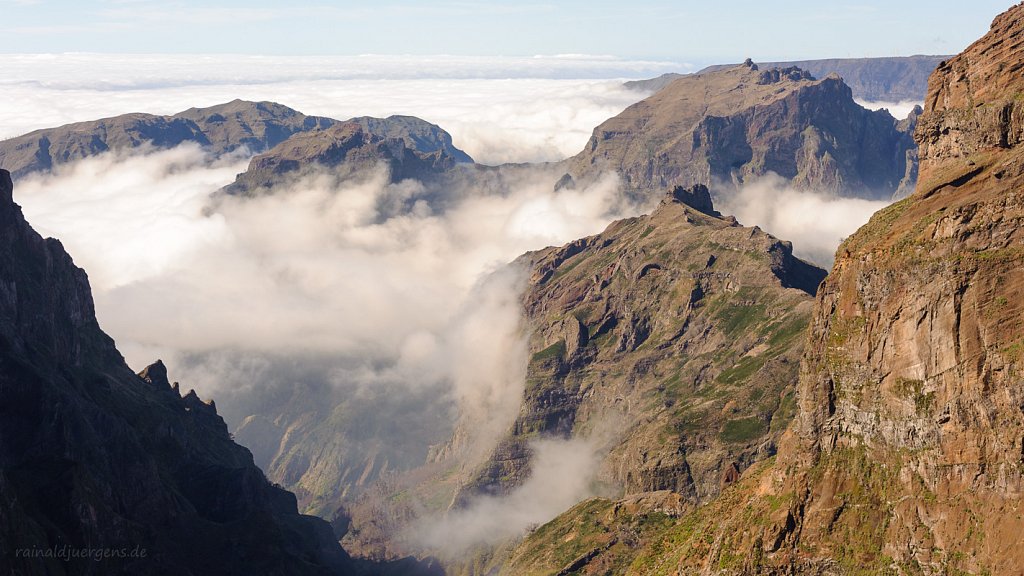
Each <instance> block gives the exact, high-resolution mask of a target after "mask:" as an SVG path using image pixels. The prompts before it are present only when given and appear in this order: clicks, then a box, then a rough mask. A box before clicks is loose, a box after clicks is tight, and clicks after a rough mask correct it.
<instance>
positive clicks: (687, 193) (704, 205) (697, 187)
mask: <svg viewBox="0 0 1024 576" xmlns="http://www.w3.org/2000/svg"><path fill="white" fill-rule="evenodd" d="M670 202H677V203H679V204H684V205H686V206H689V207H690V208H693V209H694V210H697V211H699V212H703V213H704V214H707V215H709V216H715V217H721V216H722V214H721V213H719V212H717V211H716V210H715V206H714V204H713V203H712V201H711V191H710V190H708V187H707V186H705V185H703V184H694V185H693V186H690V187H689V188H684V187H682V186H676V187H675V188H673V189H672V190H671V191H670V192H669V193H668V194H666V195H665V198H664V199H663V200H662V204H667V203H670Z"/></svg>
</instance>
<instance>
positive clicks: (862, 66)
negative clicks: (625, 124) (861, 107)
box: [626, 56, 950, 102]
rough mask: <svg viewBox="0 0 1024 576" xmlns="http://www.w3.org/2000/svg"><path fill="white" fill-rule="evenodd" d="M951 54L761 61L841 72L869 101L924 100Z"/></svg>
mask: <svg viewBox="0 0 1024 576" xmlns="http://www.w3.org/2000/svg"><path fill="white" fill-rule="evenodd" d="M949 58H950V56H899V57H891V58H831V59H826V60H796V61H792V62H758V65H759V66H760V67H762V68H790V67H794V66H795V67H797V68H800V69H802V70H806V71H808V72H810V73H811V74H812V75H813V76H814V77H816V78H825V77H826V76H828V75H829V74H838V75H839V76H840V77H842V79H843V81H844V82H846V85H847V86H849V87H850V89H851V90H852V91H853V97H854V98H857V99H858V100H865V101H868V102H921V101H923V100H924V94H925V92H926V91H927V90H928V77H929V76H930V75H931V73H932V72H933V71H934V70H935V68H936V67H937V66H938V65H939V63H941V62H942V61H944V60H948V59H949ZM731 66H733V65H729V64H724V65H722V64H720V65H715V66H708V67H707V68H704V69H703V70H701V71H700V72H698V74H700V73H701V72H713V71H716V70H722V69H724V68H729V67H731ZM683 76H685V74H675V73H668V74H662V75H661V76H658V77H657V78H651V79H650V80H633V81H630V82H626V87H628V88H632V89H634V90H641V91H644V92H657V91H658V90H661V89H662V88H664V87H665V86H668V85H669V84H670V83H671V82H672V81H673V80H676V79H678V78H681V77H683Z"/></svg>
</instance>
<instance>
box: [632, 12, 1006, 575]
mask: <svg viewBox="0 0 1024 576" xmlns="http://www.w3.org/2000/svg"><path fill="white" fill-rule="evenodd" d="M1022 46H1024V5H1018V6H1016V7H1014V8H1012V9H1011V10H1009V11H1008V12H1006V13H1004V14H1002V15H1001V16H999V17H998V18H996V20H995V21H994V22H993V25H992V29H991V31H990V32H989V34H988V35H986V36H985V37H984V38H982V39H981V40H979V41H978V42H976V43H975V44H973V45H971V46H970V47H969V48H968V49H967V50H966V51H965V52H964V53H963V54H961V55H959V56H957V57H955V58H953V59H951V60H949V61H948V62H945V63H943V64H941V65H940V66H939V68H938V69H937V71H936V73H935V74H934V75H933V76H932V78H931V81H930V84H929V91H928V98H927V99H926V108H925V111H924V114H923V115H922V117H921V121H920V123H919V125H918V129H917V133H916V138H917V140H918V142H919V143H920V145H921V179H920V182H919V184H918V188H917V191H916V193H915V194H914V195H913V196H911V197H910V198H908V199H906V200H903V201H901V202H899V203H897V204H895V205H893V206H891V207H889V208H887V209H885V210H882V211H881V212H879V213H878V214H876V215H875V216H874V217H873V218H872V220H871V221H870V222H869V223H868V224H867V225H866V226H864V227H863V228H862V229H861V230H859V231H858V232H857V233H856V234H855V235H853V236H852V237H851V238H849V239H848V240H847V241H846V242H844V243H843V245H842V246H841V247H840V248H839V251H838V253H837V258H836V264H835V267H834V269H833V273H832V274H831V275H830V276H829V277H828V279H827V280H826V281H825V283H824V284H823V285H822V288H821V290H820V291H819V294H818V301H817V304H816V308H815V314H814V318H813V320H812V323H811V331H810V339H809V341H808V343H807V349H806V353H805V355H804V358H803V362H802V365H801V374H800V382H799V393H798V396H799V413H798V416H797V418H796V420H795V424H794V426H793V431H792V434H791V435H789V436H788V437H787V439H786V440H785V441H784V442H783V443H782V444H783V447H782V449H780V455H779V458H778V462H777V463H776V465H775V466H774V467H767V466H764V467H760V468H758V469H756V470H755V471H753V472H752V473H749V474H747V475H746V477H745V478H744V479H743V480H742V481H741V482H739V483H738V484H737V486H736V488H735V489H734V490H730V491H729V492H728V493H726V494H724V495H723V497H722V498H720V499H719V500H717V501H715V502H713V503H712V504H711V505H709V506H707V507H705V508H704V509H701V510H699V511H697V512H695V513H693V514H691V515H689V516H687V517H686V518H684V520H682V521H681V522H680V523H679V525H677V526H676V527H675V528H673V529H671V530H669V531H667V532H666V533H664V534H663V535H662V536H660V537H657V538H655V539H654V540H655V543H654V544H651V545H650V546H648V547H647V549H646V550H645V552H644V553H643V554H641V556H640V557H639V558H637V559H636V560H635V561H634V562H633V564H632V571H633V573H644V574H648V573H659V574H660V573H670V572H672V571H673V570H679V571H682V572H690V571H694V572H696V571H699V572H702V573H729V574H734V573H757V574H794V573H795V574H858V573H863V574H876V573H885V572H891V573H900V574H951V573H953V574H960V573H970V574H1018V573H1019V572H1020V567H1021V566H1022V565H1024V551H1022V549H1021V547H1020V546H1019V535H1020V533H1021V530H1022V529H1024V515H1022V513H1021V511H1020V495H1021V489H1022V484H1021V480H1022V478H1021V475H1022V471H1024V457H1022V454H1024V412H1022V408H1021V406H1024V372H1022V370H1021V366H1022V362H1024V354H1022V350H1024V308H1022V302H1024V272H1022V270H1024V267H1022V264H1024V227H1022V224H1024V196H1022V195H1021V193H1020V189H1021V186H1022V184H1024V163H1022V160H1024V148H1021V147H1020V146H1019V143H1020V135H1021V127H1022V124H1021V112H1020V110H1021V109H1020V105H1019V94H1020V90H1021V88H1022V87H1024V80H1022V79H1021V77H1020V75H1019V74H1018V73H1017V72H1016V71H1017V70H1019V69H1020V67H1021V62H1022V61H1024V48H1022ZM668 542H672V543H673V544H672V545H671V546H670V547H669V548H667V550H668V552H667V553H666V548H661V549H660V550H659V549H658V548H657V546H663V545H665V544H666V543H668Z"/></svg>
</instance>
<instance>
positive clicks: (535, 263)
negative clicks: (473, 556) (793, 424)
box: [461, 186, 825, 502]
mask: <svg viewBox="0 0 1024 576" xmlns="http://www.w3.org/2000/svg"><path fill="white" fill-rule="evenodd" d="M523 261H524V263H526V264H528V266H529V268H530V270H531V279H530V283H529V287H528V289H527V292H526V294H525V296H524V306H525V309H526V316H527V322H528V326H529V332H530V334H531V338H530V351H531V353H532V359H531V360H530V364H529V368H528V372H527V384H526V393H525V399H524V402H523V406H522V408H521V411H520V415H519V417H518V419H517V420H516V422H515V424H514V425H513V428H512V430H511V431H510V433H509V434H508V436H507V437H506V439H505V440H504V441H502V442H501V444H500V445H499V446H498V448H497V449H496V450H495V451H494V454H493V455H492V457H491V458H490V460H489V461H488V463H487V464H485V465H484V466H483V468H482V470H481V471H480V472H479V474H478V476H477V477H476V478H475V479H474V481H473V482H471V483H470V484H469V485H467V486H466V487H465V488H464V490H463V493H462V496H461V499H463V500H465V499H468V498H470V497H471V496H473V495H476V494H480V493H505V492H508V491H509V490H511V489H512V488H514V487H515V486H518V485H519V484H520V483H521V482H522V481H523V480H524V479H525V477H526V476H527V475H528V474H529V471H530V457H531V454H530V448H529V443H530V441H531V440H535V439H539V438H548V437H557V438H567V437H591V438H597V439H599V440H604V441H606V442H607V447H608V453H607V454H606V455H605V457H604V461H603V465H602V466H603V468H602V472H601V475H602V477H603V479H604V480H606V481H608V482H609V483H612V484H614V485H616V486H621V487H624V488H625V491H626V492H627V493H628V494H635V493H642V492H651V491H658V490H670V491H673V492H676V493H679V494H682V495H684V496H685V497H686V498H687V499H689V500H690V501H691V502H701V501H705V500H707V499H709V498H712V497H714V496H715V495H717V494H718V492H719V490H720V489H721V487H722V486H723V485H725V484H727V483H728V482H731V481H732V479H733V474H734V473H735V471H738V470H743V469H745V468H746V467H747V466H749V465H750V464H751V463H752V462H755V461H757V460H759V459H763V458H766V457H768V456H770V455H771V454H773V453H774V451H775V441H776V439H777V437H778V434H779V433H781V431H782V430H783V429H784V427H785V425H786V424H787V423H788V421H789V418H790V417H791V416H792V413H793V409H794V406H795V404H794V400H793V389H792V386H793V383H794V381H795V376H796V368H797V359H798V358H799V354H800V352H801V336H802V334H803V329H804V327H805V325H806V321H807V318H808V313H809V311H810V305H811V294H813V293H814V292H815V290H816V289H817V286H818V283H819V282H820V281H821V279H822V278H823V277H824V274H825V273H824V271H823V270H819V269H817V268H815V267H813V266H811V265H809V264H806V263H804V262H802V261H800V260H798V259H796V258H794V257H793V256H792V252H791V247H790V245H789V244H788V243H786V242H783V241H780V240H777V239H775V238H773V237H771V236H769V235H768V234H765V233H764V232H762V231H761V230H759V229H757V228H744V227H742V226H740V225H738V224H737V223H736V221H735V219H733V218H722V217H721V216H720V215H719V214H718V213H717V212H715V211H714V209H713V207H712V205H711V198H710V194H709V191H708V189H707V188H706V187H703V186H695V187H694V188H692V189H690V190H684V189H678V188H677V189H675V190H673V191H671V192H670V193H669V194H668V195H666V197H665V199H664V200H663V202H662V204H661V206H660V207H659V208H657V209H656V210H655V211H654V212H653V213H652V214H651V215H649V216H643V217H639V218H631V219H628V220H623V221H619V222H616V223H614V224H612V225H611V226H610V227H609V228H608V229H607V230H605V231H604V232H603V233H601V234H599V235H597V236H592V237H589V238H584V239H581V240H577V241H575V242H572V243H570V244H568V245H566V246H563V247H561V248H549V249H546V250H542V251H540V252H535V253H530V254H528V255H526V256H524V257H523ZM605 424H608V426H605Z"/></svg>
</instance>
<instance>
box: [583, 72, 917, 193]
mask: <svg viewBox="0 0 1024 576" xmlns="http://www.w3.org/2000/svg"><path fill="white" fill-rule="evenodd" d="M899 128H900V127H899V126H898V123H897V121H896V120H895V119H894V118H893V117H892V116H891V115H889V113H888V112H886V111H877V112H871V111H868V110H865V109H864V108H862V107H860V106H859V105H857V103H855V102H854V101H853V96H852V94H851V92H850V88H849V87H848V86H847V85H846V84H844V83H843V81H842V79H840V78H839V77H838V76H829V77H827V78H825V79H823V80H815V79H814V78H813V77H812V76H811V75H810V74H808V73H807V72H805V71H803V70H801V69H799V68H772V69H767V68H765V69H761V68H758V66H757V65H755V64H753V63H751V62H749V61H748V62H747V63H746V64H742V65H739V66H735V67H732V68H728V69H725V70H718V71H713V72H705V73H700V74H694V75H690V76H683V77H681V78H678V79H676V80H674V81H673V82H672V83H670V84H669V85H668V86H666V87H665V88H664V89H662V90H660V91H659V92H657V93H656V94H654V95H653V96H651V97H649V98H647V99H646V100H643V101H641V102H639V103H637V104H634V105H633V106H630V107H629V108H627V109H626V110H625V111H624V112H623V113H622V114H620V115H618V116H616V117H615V118H612V119H610V120H608V121H606V122H604V123H603V124H601V125H600V126H598V127H597V128H596V129H595V130H594V134H593V136H592V137H591V139H590V142H589V143H588V144H587V147H586V148H585V149H584V150H583V151H582V152H580V153H579V154H578V155H577V156H575V157H574V158H573V159H571V160H570V162H569V171H570V173H571V174H572V175H573V176H574V177H576V178H577V179H578V178H581V177H586V175H588V174H592V173H593V172H595V171H601V170H614V171H616V172H618V173H619V174H621V175H622V177H623V179H624V181H625V184H626V186H628V187H629V188H632V189H636V190H640V191H653V190H660V189H664V188H665V187H673V186H691V185H693V184H704V185H709V186H713V185H716V184H720V183H726V184H730V183H731V184H736V185H739V184H740V183H742V182H744V181H746V180H749V179H750V178H752V177H757V176H763V175H765V174H766V173H768V172H774V173H776V174H779V175H780V176H782V177H784V178H786V179H787V180H790V181H791V182H792V184H793V186H795V187H796V188H801V189H811V190H817V191H821V192H830V193H834V194H840V195H847V196H862V197H877V198H888V197H891V196H892V195H893V193H895V192H896V191H897V189H898V188H899V187H900V184H901V182H902V181H903V180H904V178H905V177H906V176H907V174H908V171H909V170H912V166H913V162H912V158H911V161H910V162H908V156H907V152H908V151H911V150H913V149H914V148H915V145H914V142H913V139H912V137H911V134H910V133H907V132H903V131H900V129H899Z"/></svg>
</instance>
